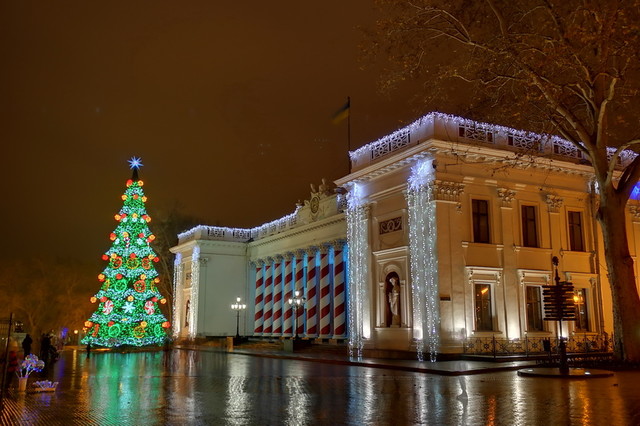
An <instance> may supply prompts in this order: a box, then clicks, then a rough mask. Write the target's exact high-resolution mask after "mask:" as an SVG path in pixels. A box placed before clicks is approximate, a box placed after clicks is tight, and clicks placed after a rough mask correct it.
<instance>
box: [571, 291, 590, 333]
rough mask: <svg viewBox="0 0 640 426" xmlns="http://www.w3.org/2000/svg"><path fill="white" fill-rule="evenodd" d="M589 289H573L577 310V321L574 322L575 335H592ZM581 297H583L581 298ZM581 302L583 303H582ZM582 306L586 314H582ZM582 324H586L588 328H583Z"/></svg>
mask: <svg viewBox="0 0 640 426" xmlns="http://www.w3.org/2000/svg"><path fill="white" fill-rule="evenodd" d="M587 290H588V289H587V288H584V287H578V288H574V289H573V293H574V298H573V300H574V305H575V310H576V320H575V321H574V323H573V324H574V329H573V330H574V332H575V333H590V332H591V321H590V320H591V315H590V312H589V292H588V291H587ZM580 296H582V297H581V298H580ZM580 300H581V301H580ZM580 306H582V307H583V308H584V312H583V313H582V314H580V312H579V309H580ZM581 324H586V328H583V327H581Z"/></svg>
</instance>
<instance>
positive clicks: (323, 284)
mask: <svg viewBox="0 0 640 426" xmlns="http://www.w3.org/2000/svg"><path fill="white" fill-rule="evenodd" d="M330 255H331V250H330V247H329V246H328V245H322V246H321V247H320V289H319V295H320V297H319V303H320V309H319V313H320V338H321V339H329V338H331V281H333V275H332V274H331V264H330V262H329V257H330Z"/></svg>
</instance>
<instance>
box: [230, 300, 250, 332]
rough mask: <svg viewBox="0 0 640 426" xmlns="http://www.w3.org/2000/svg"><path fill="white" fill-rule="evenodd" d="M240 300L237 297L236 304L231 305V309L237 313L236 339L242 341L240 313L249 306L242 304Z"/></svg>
mask: <svg viewBox="0 0 640 426" xmlns="http://www.w3.org/2000/svg"><path fill="white" fill-rule="evenodd" d="M240 300H241V299H240V298H239V297H236V303H233V304H232V305H231V309H233V310H234V311H236V339H240V311H243V310H245V309H246V308H247V305H245V304H243V303H240Z"/></svg>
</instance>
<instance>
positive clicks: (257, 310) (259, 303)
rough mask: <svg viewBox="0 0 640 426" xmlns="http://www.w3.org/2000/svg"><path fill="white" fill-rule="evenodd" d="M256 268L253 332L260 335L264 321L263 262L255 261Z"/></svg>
mask: <svg viewBox="0 0 640 426" xmlns="http://www.w3.org/2000/svg"><path fill="white" fill-rule="evenodd" d="M255 268H256V297H255V304H254V306H255V307H254V316H253V334H254V335H256V336H261V335H262V326H263V322H264V312H263V309H264V262H263V261H262V260H260V259H259V260H256V261H255Z"/></svg>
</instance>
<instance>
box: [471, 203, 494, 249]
mask: <svg viewBox="0 0 640 426" xmlns="http://www.w3.org/2000/svg"><path fill="white" fill-rule="evenodd" d="M481 203H482V204H484V206H485V207H486V212H480V211H478V210H476V206H477V205H479V204H481ZM483 225H484V226H486V230H485V231H484V233H483V232H482V230H481V228H482V226H483ZM476 231H478V232H476ZM483 234H486V238H482V237H485V235H483ZM471 239H472V241H473V242H474V243H478V244H491V206H490V204H489V200H487V199H484V198H472V199H471Z"/></svg>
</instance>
